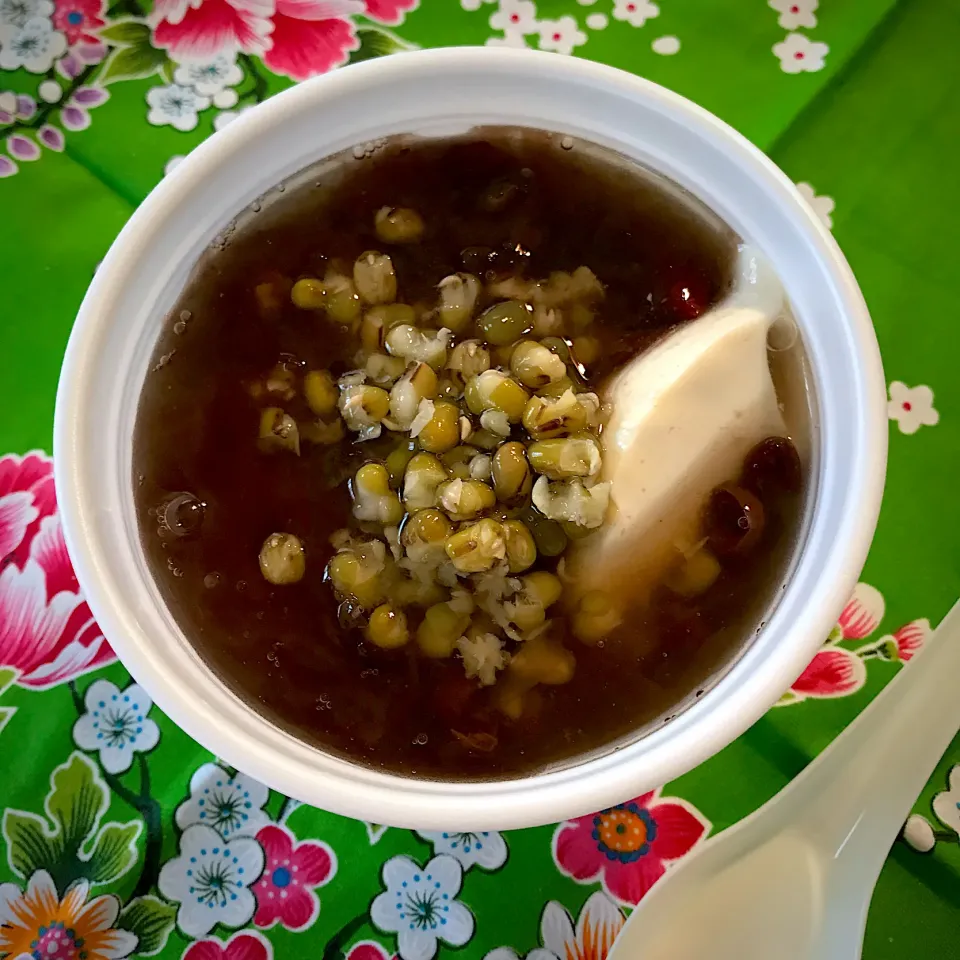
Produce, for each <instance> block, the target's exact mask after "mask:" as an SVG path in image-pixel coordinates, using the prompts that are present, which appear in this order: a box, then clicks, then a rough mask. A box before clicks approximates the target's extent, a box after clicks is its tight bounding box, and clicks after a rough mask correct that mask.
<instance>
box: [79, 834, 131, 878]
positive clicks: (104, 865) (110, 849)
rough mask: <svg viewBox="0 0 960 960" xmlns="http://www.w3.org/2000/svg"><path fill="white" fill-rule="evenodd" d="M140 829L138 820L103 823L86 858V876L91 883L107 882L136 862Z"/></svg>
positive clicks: (119, 875) (120, 874)
mask: <svg viewBox="0 0 960 960" xmlns="http://www.w3.org/2000/svg"><path fill="white" fill-rule="evenodd" d="M141 831H142V824H141V823H140V821H139V820H131V821H130V822H129V823H108V824H106V825H104V827H103V828H102V829H101V830H100V832H99V833H98V834H97V836H96V839H95V841H94V847H93V850H92V851H91V853H90V855H89V859H88V860H87V864H88V868H89V870H88V873H87V876H88V877H89V878H90V880H91V881H92V882H93V883H109V882H110V881H111V880H113V879H114V878H115V877H121V876H123V874H125V873H126V872H127V871H128V870H129V869H130V868H131V867H132V866H133V865H134V863H136V861H137V840H139V839H140V833H141Z"/></svg>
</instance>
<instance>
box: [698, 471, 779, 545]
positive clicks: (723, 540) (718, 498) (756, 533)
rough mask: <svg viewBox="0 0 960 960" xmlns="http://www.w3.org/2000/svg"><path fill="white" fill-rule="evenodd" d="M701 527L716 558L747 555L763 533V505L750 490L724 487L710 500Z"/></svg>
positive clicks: (718, 489)
mask: <svg viewBox="0 0 960 960" xmlns="http://www.w3.org/2000/svg"><path fill="white" fill-rule="evenodd" d="M704 525H705V532H706V534H707V537H708V538H709V540H710V546H711V548H712V549H713V551H714V552H715V553H716V554H717V555H718V556H721V557H729V556H732V555H734V554H744V553H747V552H749V551H750V550H752V549H753V548H754V547H755V546H756V545H757V544H758V543H759V541H760V536H761V534H762V533H763V525H764V522H763V504H762V503H761V502H760V501H759V500H758V499H757V498H756V496H754V494H752V493H751V492H750V491H749V490H745V489H744V488H743V487H738V486H735V485H734V484H724V485H723V486H722V487H717V489H716V490H714V491H713V494H712V496H711V497H710V502H709V503H708V504H707V511H706V517H705V524H704Z"/></svg>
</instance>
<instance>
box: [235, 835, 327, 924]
mask: <svg viewBox="0 0 960 960" xmlns="http://www.w3.org/2000/svg"><path fill="white" fill-rule="evenodd" d="M257 840H259V841H260V845H261V846H262V847H263V852H264V855H265V857H266V864H265V866H264V868H263V873H262V874H261V876H260V879H259V880H258V881H257V882H256V883H255V884H254V885H253V888H252V889H253V892H254V894H255V895H256V898H257V912H256V913H255V914H254V917H253V922H254V924H256V926H258V927H270V926H273V924H275V923H276V922H277V921H279V922H280V924H281V925H282V926H284V927H286V928H287V929H288V930H306V929H307V927H309V926H311V924H313V922H314V921H315V920H316V919H317V914H318V913H319V912H320V899H319V898H318V897H317V895H316V894H315V893H314V889H315V888H316V887H322V886H323V885H324V884H326V883H328V882H329V881H330V879H331V877H333V875H334V873H336V871H337V858H336V854H334V852H333V850H331V849H330V847H328V846H327V844H325V843H318V842H317V841H314V840H305V841H304V842H303V843H296V841H295V840H294V837H293V834H291V833H290V831H289V830H288V829H287V828H286V827H281V826H278V825H276V824H272V823H271V824H268V825H267V826H265V827H262V828H261V829H260V831H259V832H258V833H257Z"/></svg>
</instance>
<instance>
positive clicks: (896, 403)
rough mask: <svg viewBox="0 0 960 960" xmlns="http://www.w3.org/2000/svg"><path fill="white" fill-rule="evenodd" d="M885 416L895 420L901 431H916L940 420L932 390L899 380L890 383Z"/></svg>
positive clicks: (922, 385)
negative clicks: (912, 385) (911, 385)
mask: <svg viewBox="0 0 960 960" xmlns="http://www.w3.org/2000/svg"><path fill="white" fill-rule="evenodd" d="M887 416H888V417H890V419H891V420H896V421H897V425H898V426H899V427H900V432H901V433H907V434H910V433H916V432H917V431H918V430H919V429H920V427H922V426H926V427H933V426H936V425H937V424H938V423H939V422H940V414H939V413H938V412H937V410H936V408H935V407H934V405H933V391H932V390H931V389H930V388H929V387H928V386H925V385H924V384H921V385H920V386H918V387H908V386H907V385H906V384H905V383H901V382H900V381H899V380H894V381H893V383H891V384H890V401H889V403H888V404H887Z"/></svg>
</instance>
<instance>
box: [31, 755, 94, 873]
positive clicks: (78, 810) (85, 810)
mask: <svg viewBox="0 0 960 960" xmlns="http://www.w3.org/2000/svg"><path fill="white" fill-rule="evenodd" d="M50 783H51V784H52V786H53V789H52V791H51V792H50V793H49V794H48V795H47V801H46V808H47V812H48V813H49V814H50V816H51V818H52V819H53V821H54V822H55V823H56V824H57V825H58V826H59V828H60V830H59V833H60V840H61V843H62V844H63V847H64V852H65V853H66V854H68V855H70V856H76V855H77V853H78V852H79V850H80V847H81V846H82V845H83V842H84V840H86V839H87V837H89V836H90V834H91V833H92V832H93V830H94V828H95V826H96V824H97V823H98V821H99V820H100V818H101V817H102V816H103V814H104V813H106V810H107V807H108V805H109V803H110V793H109V791H108V790H107V786H106V784H105V783H104V782H103V781H102V780H101V779H100V776H99V774H98V773H97V769H96V767H94V765H93V764H92V763H91V762H90V761H89V760H88V759H87V758H86V757H85V756H83V754H80V753H74V754H73V755H72V756H71V757H70V759H69V760H67V762H66V763H64V764H62V765H61V766H59V767H57V768H56V770H54V771H53V775H52V776H51V778H50Z"/></svg>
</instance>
